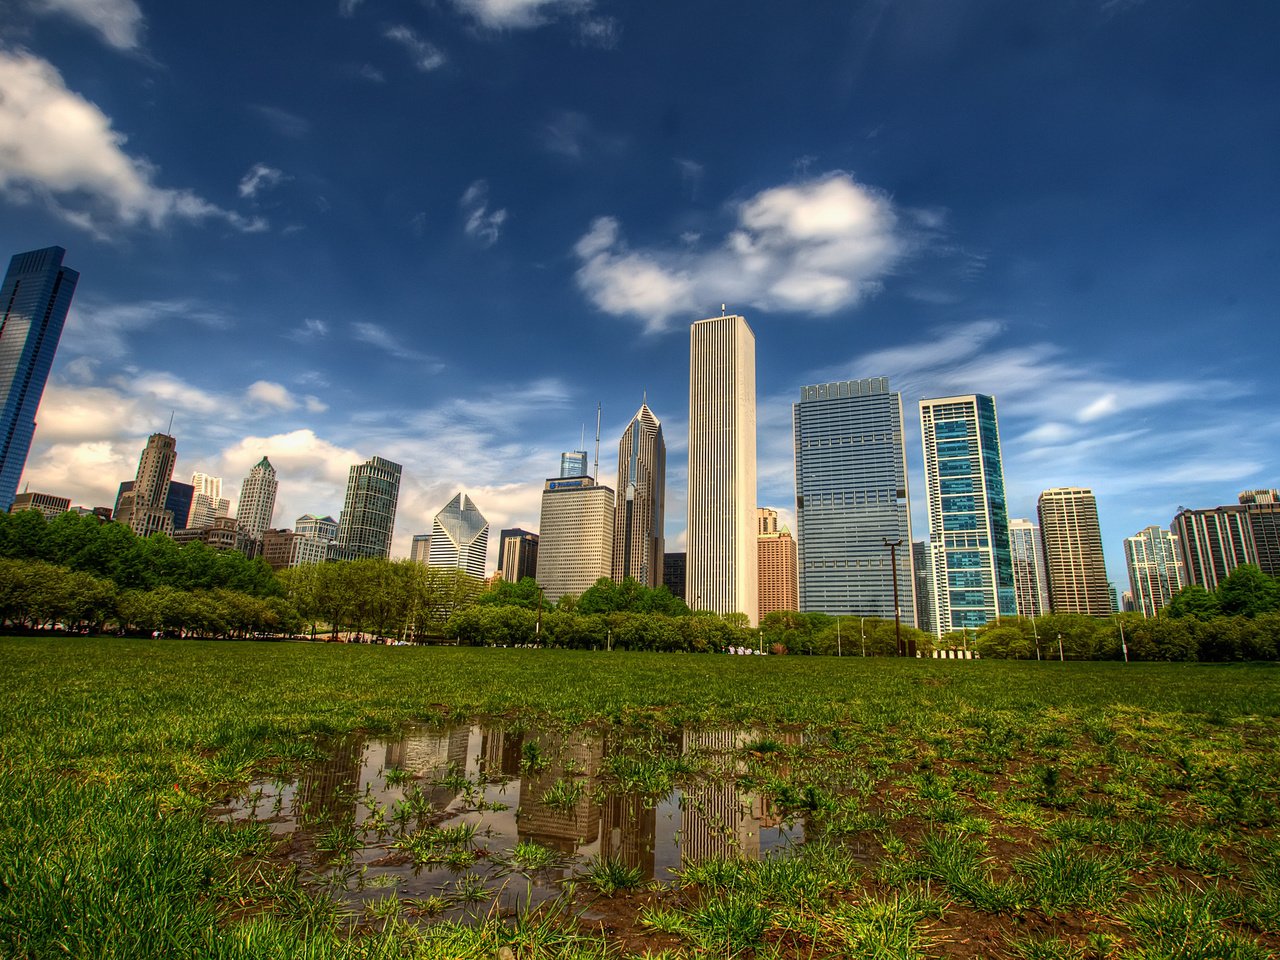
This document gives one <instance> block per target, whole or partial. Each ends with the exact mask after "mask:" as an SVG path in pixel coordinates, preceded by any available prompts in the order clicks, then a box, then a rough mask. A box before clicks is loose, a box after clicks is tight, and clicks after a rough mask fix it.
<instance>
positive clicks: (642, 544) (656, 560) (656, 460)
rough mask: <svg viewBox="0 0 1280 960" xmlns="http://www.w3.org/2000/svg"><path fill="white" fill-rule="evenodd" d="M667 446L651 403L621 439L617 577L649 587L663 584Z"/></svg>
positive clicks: (615, 549)
mask: <svg viewBox="0 0 1280 960" xmlns="http://www.w3.org/2000/svg"><path fill="white" fill-rule="evenodd" d="M666 487H667V445H666V443H665V442H664V441H663V439H662V424H661V423H659V422H658V418H657V417H655V416H654V415H653V411H652V410H650V409H649V405H648V404H647V403H642V404H640V410H639V411H638V412H637V413H636V415H635V416H634V417H632V418H631V422H630V423H629V424H627V428H626V429H625V430H624V431H622V439H621V440H620V441H619V442H618V487H617V504H616V506H615V508H614V519H613V579H614V580H616V581H618V582H619V583H621V582H622V581H623V580H625V579H627V578H628V577H630V578H631V579H633V580H636V581H638V582H639V583H640V584H642V585H643V586H646V587H658V586H660V585H661V584H662V558H663V544H664V542H665V541H664V538H663V524H664V522H665V511H666Z"/></svg>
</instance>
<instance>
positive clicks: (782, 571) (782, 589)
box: [756, 507, 800, 620]
mask: <svg viewBox="0 0 1280 960" xmlns="http://www.w3.org/2000/svg"><path fill="white" fill-rule="evenodd" d="M756 520H757V527H756V536H757V538H758V540H757V542H756V552H757V558H758V561H759V564H760V574H759V577H758V580H757V583H758V585H759V586H758V600H759V604H760V619H761V620H763V619H764V618H765V615H766V614H770V613H773V612H774V611H777V610H799V609H800V593H799V589H800V588H799V585H798V581H797V578H796V541H795V539H794V538H793V537H792V536H791V531H790V530H788V529H786V527H783V528H782V529H781V530H779V529H778V511H777V510H770V509H769V508H767V507H757V508H756Z"/></svg>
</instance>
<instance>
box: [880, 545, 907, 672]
mask: <svg viewBox="0 0 1280 960" xmlns="http://www.w3.org/2000/svg"><path fill="white" fill-rule="evenodd" d="M883 540H884V545H885V546H886V547H888V548H889V566H890V567H892V568H893V633H894V636H895V637H896V638H897V641H898V656H900V657H903V656H906V650H904V649H903V647H902V607H901V606H900V605H899V603H898V548H899V547H900V546H902V539H901V538H898V539H897V540H890V539H889V538H888V537H884V538H883Z"/></svg>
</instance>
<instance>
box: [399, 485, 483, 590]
mask: <svg viewBox="0 0 1280 960" xmlns="http://www.w3.org/2000/svg"><path fill="white" fill-rule="evenodd" d="M414 539H415V540H417V538H416V537H415V538H414ZM488 552H489V521H488V520H486V519H485V518H484V517H483V516H481V514H480V511H479V510H477V509H476V505H475V504H474V503H472V502H471V498H470V497H468V496H466V495H465V494H463V493H461V492H459V493H458V495H457V496H456V497H454V498H453V499H452V500H450V501H449V502H448V503H446V504H445V505H444V508H443V509H442V510H441V511H440V512H439V513H437V514H436V516H435V520H434V521H433V522H432V524H431V546H430V548H429V549H428V551H427V565H428V566H431V567H456V568H457V569H459V570H465V571H467V573H469V574H471V576H473V577H475V578H476V579H478V580H480V579H484V566H485V560H486V557H487V555H488Z"/></svg>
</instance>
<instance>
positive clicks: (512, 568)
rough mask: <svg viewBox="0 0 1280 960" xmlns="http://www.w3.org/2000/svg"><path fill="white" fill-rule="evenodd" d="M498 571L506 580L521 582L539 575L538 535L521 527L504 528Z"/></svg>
mask: <svg viewBox="0 0 1280 960" xmlns="http://www.w3.org/2000/svg"><path fill="white" fill-rule="evenodd" d="M498 573H499V574H500V575H501V576H502V578H503V579H504V580H510V581H511V582H512V583H519V582H520V581H521V580H523V579H524V578H525V577H533V578H534V579H537V576H538V535H537V534H536V533H530V532H529V531H528V530H521V529H520V528H519V527H512V528H510V529H508V530H503V531H502V534H501V536H500V537H499V540H498Z"/></svg>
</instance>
